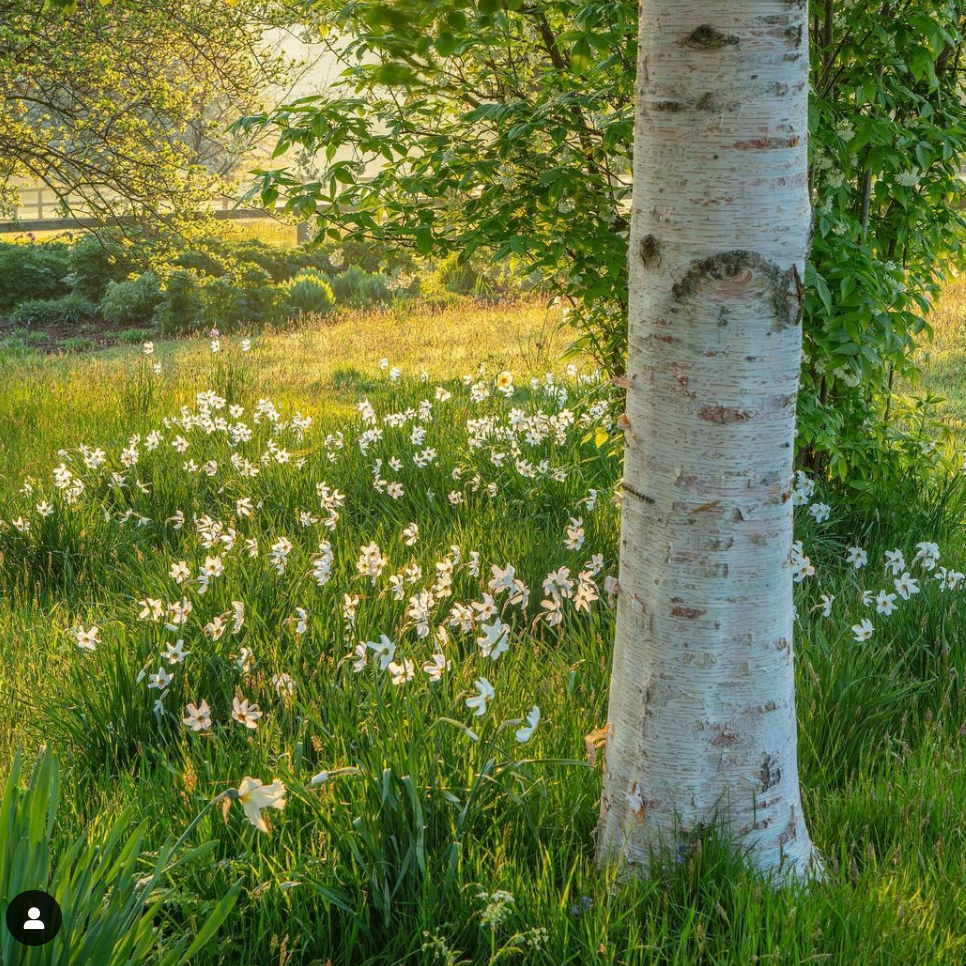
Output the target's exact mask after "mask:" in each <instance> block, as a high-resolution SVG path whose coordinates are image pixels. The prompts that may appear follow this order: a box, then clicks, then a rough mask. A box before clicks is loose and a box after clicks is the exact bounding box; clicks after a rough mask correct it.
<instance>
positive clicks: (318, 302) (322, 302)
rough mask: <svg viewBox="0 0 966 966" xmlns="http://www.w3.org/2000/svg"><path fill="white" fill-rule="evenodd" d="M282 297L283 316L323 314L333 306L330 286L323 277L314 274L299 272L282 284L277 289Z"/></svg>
mask: <svg viewBox="0 0 966 966" xmlns="http://www.w3.org/2000/svg"><path fill="white" fill-rule="evenodd" d="M279 289H280V292H281V297H282V312H284V314H285V315H289V316H292V315H301V314H303V313H310V312H312V313H316V314H320V315H321V314H323V313H325V312H329V311H330V310H331V309H332V307H333V306H334V305H335V296H334V295H333V294H332V286H331V285H329V283H328V281H327V280H326V278H325V276H324V275H319V274H317V273H315V272H301V273H300V274H298V275H296V276H295V278H291V279H289V280H288V281H287V282H283V283H282V285H281V286H280V287H279Z"/></svg>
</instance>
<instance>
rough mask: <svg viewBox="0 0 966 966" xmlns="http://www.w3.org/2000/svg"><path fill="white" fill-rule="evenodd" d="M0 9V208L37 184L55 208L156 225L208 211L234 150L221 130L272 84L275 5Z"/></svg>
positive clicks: (6, 3)
mask: <svg viewBox="0 0 966 966" xmlns="http://www.w3.org/2000/svg"><path fill="white" fill-rule="evenodd" d="M64 6H70V5H65V4H52V5H50V6H47V5H45V4H44V3H43V2H42V0H0V90H2V92H3V93H2V95H0V157H2V159H3V161H2V164H0V192H2V193H0V200H2V201H3V202H5V203H6V205H7V206H8V207H11V206H13V205H15V204H16V199H17V196H18V188H19V185H20V184H21V183H22V182H23V181H24V180H29V181H34V180H36V181H39V182H41V183H42V184H44V185H46V186H48V187H49V188H50V189H52V190H53V191H54V192H55V193H56V194H57V196H58V197H59V198H60V199H61V201H62V204H63V207H64V209H65V210H66V211H71V210H72V209H75V208H77V207H79V206H80V207H82V209H83V210H85V211H88V212H90V213H92V214H94V215H97V216H100V217H102V218H104V219H105V220H107V221H112V220H117V219H118V218H119V217H120V216H121V215H122V214H124V215H127V214H133V215H136V216H138V217H140V218H141V219H142V220H147V221H151V222H154V223H157V222H159V221H161V220H166V221H168V222H170V221H171V219H172V218H173V219H177V218H178V216H179V215H181V214H186V213H189V212H194V211H195V210H196V209H197V208H199V207H203V206H204V205H205V204H207V203H208V202H210V200H211V196H212V194H213V193H214V192H215V191H218V190H223V189H224V186H225V182H226V179H228V178H230V177H231V176H232V175H233V174H235V173H236V169H237V164H238V161H239V158H240V156H241V154H242V151H243V150H244V147H245V145H244V144H243V143H242V142H241V140H240V139H239V138H238V137H237V136H236V135H231V134H230V133H229V132H228V130H227V128H228V125H229V123H230V122H231V121H232V120H234V119H236V118H237V117H238V116H239V115H240V114H242V113H244V112H246V111H252V110H256V109H258V108H260V107H264V98H263V92H264V91H265V90H266V88H267V87H268V85H269V84H270V83H272V82H274V81H277V80H278V79H279V77H280V75H284V70H285V64H284V61H283V59H282V58H281V57H280V56H279V55H278V54H277V52H276V51H275V50H274V49H273V47H272V44H271V43H269V42H268V41H267V40H266V39H265V31H266V29H267V28H269V27H270V26H272V25H276V24H281V23H284V22H286V19H288V20H290V19H291V11H290V10H289V11H287V10H286V8H285V6H284V5H283V4H280V3H269V2H265V3H262V2H254V3H248V4H242V5H239V6H236V7H232V6H229V5H227V4H225V3H224V2H223V0H189V2H180V0H179V2H174V0H158V2H152V3H138V2H136V0H114V2H113V3H110V4H106V5H105V4H101V3H95V2H87V3H84V4H83V6H82V8H81V9H77V10H76V11H74V12H71V11H70V10H69V9H68V10H64V9H57V7H64Z"/></svg>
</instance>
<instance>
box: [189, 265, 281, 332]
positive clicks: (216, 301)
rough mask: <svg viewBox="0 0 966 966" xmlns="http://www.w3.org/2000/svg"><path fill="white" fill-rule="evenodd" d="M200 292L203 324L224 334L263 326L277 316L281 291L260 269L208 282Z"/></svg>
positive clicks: (253, 268)
mask: <svg viewBox="0 0 966 966" xmlns="http://www.w3.org/2000/svg"><path fill="white" fill-rule="evenodd" d="M201 292H202V299H203V317H202V319H201V320H200V321H201V322H202V323H203V324H204V325H205V326H214V327H216V328H218V329H219V330H220V331H222V332H230V331H232V330H233V329H237V328H239V327H243V326H248V325H263V324H265V323H266V322H272V321H274V319H275V318H276V317H277V315H278V301H279V293H278V290H277V288H276V286H274V285H273V284H272V279H271V276H270V275H269V274H268V272H266V271H265V270H264V269H262V268H259V267H257V266H248V267H247V268H243V269H242V270H241V271H238V272H236V273H232V274H231V275H224V276H222V277H221V278H215V279H209V280H206V281H205V282H204V283H203V285H202V287H201Z"/></svg>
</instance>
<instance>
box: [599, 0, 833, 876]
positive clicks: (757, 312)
mask: <svg viewBox="0 0 966 966" xmlns="http://www.w3.org/2000/svg"><path fill="white" fill-rule="evenodd" d="M806 15H807V8H806V5H805V4H804V3H800V2H789V0H648V2H647V3H645V4H643V5H642V6H641V15H640V44H639V46H638V56H639V58H640V60H639V64H638V86H637V89H638V110H637V111H636V112H635V118H636V131H635V147H634V199H633V216H632V221H631V247H630V255H631V257H630V259H629V262H630V311H629V347H630V348H629V357H628V366H627V375H628V377H629V384H628V386H627V396H626V403H627V405H626V416H625V418H624V419H623V421H622V425H624V426H625V432H626V435H625V442H626V446H625V465H624V483H623V488H624V493H625V494H627V495H628V496H627V497H626V498H625V499H624V500H623V501H622V523H621V527H622V532H621V561H620V586H621V593H620V594H619V595H618V598H617V628H616V639H615V646H614V666H613V676H612V679H611V693H610V705H609V708H608V723H609V725H610V726H611V727H610V731H609V732H607V740H606V747H605V750H604V759H605V768H604V775H603V791H602V797H601V818H600V824H599V827H598V852H599V855H600V857H601V859H602V860H607V859H609V858H619V859H620V860H621V861H622V862H624V863H626V864H628V865H629V866H631V867H633V866H635V865H642V866H646V865H647V863H648V861H649V856H650V854H651V852H652V850H654V849H659V848H661V847H663V846H670V847H672V848H673V847H674V846H675V845H678V844H680V845H685V846H686V845H687V841H688V839H687V830H689V829H690V830H694V829H700V828H703V827H706V826H707V825H708V824H709V823H712V822H726V823H727V828H728V829H730V830H731V831H732V832H733V833H734V834H735V835H736V836H737V837H738V838H740V839H741V845H742V846H743V847H744V848H746V849H747V851H748V854H749V855H750V856H751V857H752V858H753V860H754V862H755V863H756V864H757V865H758V866H759V867H760V868H762V869H767V870H774V871H775V872H777V873H778V875H780V876H786V875H800V874H804V873H805V872H807V871H808V870H809V868H810V867H812V865H813V863H814V862H815V861H816V860H815V857H814V852H813V848H812V844H811V841H810V840H809V836H808V830H807V829H806V827H805V824H804V821H803V819H802V808H801V797H800V794H799V788H798V772H797V768H796V721H795V695H794V662H793V660H792V632H793V621H792V616H793V613H792V574H791V566H790V550H791V542H792V529H791V523H792V507H791V500H790V499H788V498H787V495H788V493H789V492H790V483H791V479H792V453H793V443H794V433H795V400H796V394H797V391H798V372H799V369H800V364H801V330H800V327H799V322H800V316H801V310H802V298H803V292H802V283H801V279H802V275H803V273H804V270H805V254H806V251H807V244H808V234H809V226H810V224H811V208H810V203H809V196H808V187H807V158H806V150H807V136H808V133H807V129H808V111H807V92H808V64H807V58H806V57H805V56H804V55H803V53H802V51H803V50H804V49H806V41H807V26H808V25H807V22H806ZM632 426H633V432H631V431H630V428H631V427H632ZM645 694H646V696H647V697H646V702H645V700H643V698H642V696H643V695H645ZM645 724H646V727H645Z"/></svg>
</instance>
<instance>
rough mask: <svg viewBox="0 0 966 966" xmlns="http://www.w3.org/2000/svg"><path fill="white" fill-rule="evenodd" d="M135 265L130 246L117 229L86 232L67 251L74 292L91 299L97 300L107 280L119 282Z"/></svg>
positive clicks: (104, 288) (103, 290)
mask: <svg viewBox="0 0 966 966" xmlns="http://www.w3.org/2000/svg"><path fill="white" fill-rule="evenodd" d="M133 268H134V264H133V261H132V258H131V255H130V253H129V249H127V248H125V247H124V246H123V245H122V244H121V235H120V233H119V232H116V231H102V232H98V234H97V235H96V236H94V235H86V236H85V237H84V238H82V239H81V240H80V241H79V242H77V243H76V244H75V245H74V246H73V247H72V248H71V250H70V272H71V275H72V276H73V280H74V291H75V292H78V293H79V294H80V295H83V296H84V298H86V299H89V300H90V301H92V302H100V300H101V299H102V298H104V293H105V292H106V291H107V283H108V282H122V281H124V279H126V278H127V277H128V275H130V274H131V271H132V269H133Z"/></svg>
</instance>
